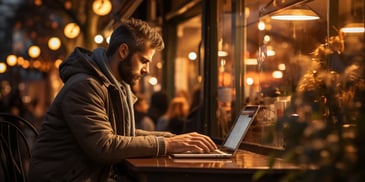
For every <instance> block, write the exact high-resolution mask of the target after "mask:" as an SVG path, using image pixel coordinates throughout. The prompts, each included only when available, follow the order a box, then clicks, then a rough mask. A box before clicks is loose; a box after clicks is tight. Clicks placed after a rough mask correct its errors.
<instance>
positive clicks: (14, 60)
mask: <svg viewBox="0 0 365 182" xmlns="http://www.w3.org/2000/svg"><path fill="white" fill-rule="evenodd" d="M17 60H18V58H17V57H16V56H15V55H13V54H10V55H8V57H6V63H7V64H8V65H9V66H15V65H16V64H17V63H18V61H17Z"/></svg>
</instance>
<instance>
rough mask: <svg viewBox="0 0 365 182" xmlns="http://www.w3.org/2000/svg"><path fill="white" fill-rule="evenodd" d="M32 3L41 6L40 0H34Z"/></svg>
mask: <svg viewBox="0 0 365 182" xmlns="http://www.w3.org/2000/svg"><path fill="white" fill-rule="evenodd" d="M34 5H36V6H41V5H42V0H34Z"/></svg>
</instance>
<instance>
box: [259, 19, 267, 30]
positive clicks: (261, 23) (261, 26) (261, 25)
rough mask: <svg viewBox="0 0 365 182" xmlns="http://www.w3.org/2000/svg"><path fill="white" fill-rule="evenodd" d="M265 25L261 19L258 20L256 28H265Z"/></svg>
mask: <svg viewBox="0 0 365 182" xmlns="http://www.w3.org/2000/svg"><path fill="white" fill-rule="evenodd" d="M265 27H266V25H265V23H264V22H262V21H260V22H259V24H258V25H257V28H258V29H259V30H261V31H262V30H265Z"/></svg>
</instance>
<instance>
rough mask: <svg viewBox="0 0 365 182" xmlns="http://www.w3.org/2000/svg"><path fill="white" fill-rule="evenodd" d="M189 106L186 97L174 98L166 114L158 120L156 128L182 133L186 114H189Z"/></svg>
mask: <svg viewBox="0 0 365 182" xmlns="http://www.w3.org/2000/svg"><path fill="white" fill-rule="evenodd" d="M188 106H189V105H188V103H187V101H186V99H185V98H184V97H175V98H173V99H172V100H171V102H170V104H169V108H168V109H167V112H166V114H165V115H164V116H163V117H161V118H160V119H159V120H158V122H157V126H156V129H157V130H158V131H170V132H172V133H176V134H182V133H183V129H184V125H185V121H186V116H187V115H188V108H189V107H188Z"/></svg>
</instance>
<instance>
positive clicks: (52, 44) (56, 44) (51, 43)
mask: <svg viewBox="0 0 365 182" xmlns="http://www.w3.org/2000/svg"><path fill="white" fill-rule="evenodd" d="M48 47H49V48H50V49H51V50H54V51H55V50H57V49H59V48H60V47H61V40H60V39H59V38H58V37H51V38H50V39H49V40H48Z"/></svg>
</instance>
